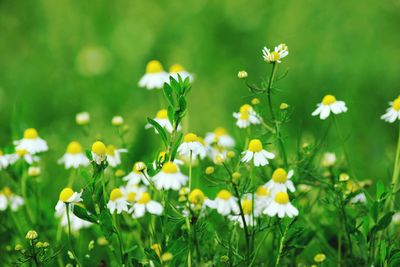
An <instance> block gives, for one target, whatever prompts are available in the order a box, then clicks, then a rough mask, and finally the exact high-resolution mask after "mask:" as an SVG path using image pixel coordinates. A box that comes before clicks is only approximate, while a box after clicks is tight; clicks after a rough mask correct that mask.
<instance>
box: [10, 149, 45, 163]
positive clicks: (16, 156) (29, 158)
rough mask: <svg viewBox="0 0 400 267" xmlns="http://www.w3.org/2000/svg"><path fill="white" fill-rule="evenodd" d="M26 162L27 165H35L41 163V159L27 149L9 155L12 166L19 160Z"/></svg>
mask: <svg viewBox="0 0 400 267" xmlns="http://www.w3.org/2000/svg"><path fill="white" fill-rule="evenodd" d="M20 159H22V160H24V161H25V162H26V163H28V164H29V165H30V164H33V163H34V162H39V160H40V158H39V157H38V156H35V155H32V154H30V153H29V152H28V151H27V150H25V149H17V150H15V153H13V154H10V155H8V160H9V163H10V164H14V163H15V162H17V161H18V160H20Z"/></svg>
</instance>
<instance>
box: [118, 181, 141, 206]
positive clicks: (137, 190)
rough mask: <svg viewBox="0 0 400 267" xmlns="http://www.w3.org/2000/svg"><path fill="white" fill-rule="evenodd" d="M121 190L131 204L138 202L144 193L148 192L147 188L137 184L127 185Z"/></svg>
mask: <svg viewBox="0 0 400 267" xmlns="http://www.w3.org/2000/svg"><path fill="white" fill-rule="evenodd" d="M120 189H121V192H122V194H123V195H124V197H125V199H126V201H128V203H129V204H133V203H134V202H136V201H137V200H138V199H139V197H140V196H141V195H142V193H143V192H146V191H147V188H146V187H145V186H138V185H136V184H132V185H127V186H125V187H121V188H120Z"/></svg>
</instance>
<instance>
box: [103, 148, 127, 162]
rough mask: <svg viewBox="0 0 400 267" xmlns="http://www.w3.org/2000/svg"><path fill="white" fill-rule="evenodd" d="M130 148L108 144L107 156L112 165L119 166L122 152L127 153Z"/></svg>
mask: <svg viewBox="0 0 400 267" xmlns="http://www.w3.org/2000/svg"><path fill="white" fill-rule="evenodd" d="M127 152H128V150H127V149H125V148H119V149H117V148H116V147H115V146H113V145H108V146H107V147H106V156H107V162H108V164H109V165H110V166H111V167H117V166H118V165H119V164H121V153H127Z"/></svg>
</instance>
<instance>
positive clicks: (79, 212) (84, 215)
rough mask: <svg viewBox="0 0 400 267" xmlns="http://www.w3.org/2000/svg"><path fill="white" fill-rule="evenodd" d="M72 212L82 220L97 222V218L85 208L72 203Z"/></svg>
mask: <svg viewBox="0 0 400 267" xmlns="http://www.w3.org/2000/svg"><path fill="white" fill-rule="evenodd" d="M73 213H74V214H75V215H76V216H77V217H79V218H81V219H82V220H85V221H88V222H92V223H97V218H96V216H94V215H93V214H90V213H89V212H88V211H87V210H86V209H85V208H83V207H81V206H79V205H74V209H73Z"/></svg>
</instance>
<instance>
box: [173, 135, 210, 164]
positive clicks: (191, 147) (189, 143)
mask: <svg viewBox="0 0 400 267" xmlns="http://www.w3.org/2000/svg"><path fill="white" fill-rule="evenodd" d="M178 153H179V155H181V156H185V157H187V158H190V154H192V159H193V158H196V157H197V156H199V157H200V158H204V157H205V156H206V149H205V147H204V146H203V144H202V143H201V142H200V139H199V137H198V136H197V135H195V134H194V133H188V134H187V135H185V137H184V138H183V142H182V144H180V146H179V147H178Z"/></svg>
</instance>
